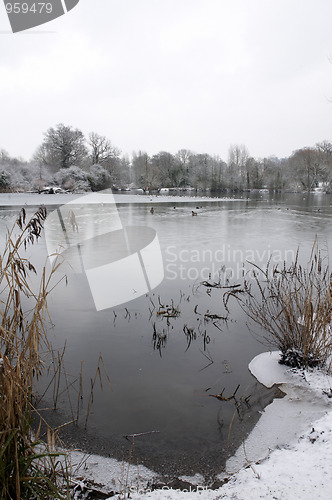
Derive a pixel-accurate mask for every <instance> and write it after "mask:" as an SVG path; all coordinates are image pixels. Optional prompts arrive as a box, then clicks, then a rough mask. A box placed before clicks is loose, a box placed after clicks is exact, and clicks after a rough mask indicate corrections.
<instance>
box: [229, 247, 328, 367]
mask: <svg viewBox="0 0 332 500" xmlns="http://www.w3.org/2000/svg"><path fill="white" fill-rule="evenodd" d="M262 277H263V279H262ZM244 292H245V295H244V297H245V298H244V299H242V298H239V297H238V299H239V302H240V304H241V307H242V309H243V310H244V311H245V313H246V314H247V316H248V317H249V318H250V319H251V320H253V321H254V322H255V323H256V324H258V325H259V326H261V327H262V329H263V331H265V332H266V333H263V334H262V336H263V340H264V341H266V342H268V344H269V345H272V346H273V347H277V348H278V349H279V350H280V351H281V354H282V356H281V360H280V362H282V363H285V364H287V365H289V366H296V367H300V366H301V367H308V366H309V367H312V366H323V365H326V363H327V361H328V360H329V358H330V356H331V353H332V327H331V317H332V316H331V315H332V302H331V300H332V275H331V273H330V271H329V265H328V260H327V257H326V258H322V253H321V251H320V250H319V248H318V245H317V243H316V242H315V244H314V246H313V249H312V253H311V256H310V259H309V262H308V264H307V266H306V267H303V266H302V265H301V264H300V263H299V252H297V255H296V259H295V262H293V263H292V264H291V265H290V266H288V267H287V265H286V263H285V262H284V264H283V267H282V268H281V269H280V268H279V267H278V266H275V267H272V266H271V263H270V262H268V264H267V266H266V269H264V270H263V269H261V268H259V267H258V266H255V273H254V281H253V282H252V281H249V280H247V279H245V281H244Z"/></svg>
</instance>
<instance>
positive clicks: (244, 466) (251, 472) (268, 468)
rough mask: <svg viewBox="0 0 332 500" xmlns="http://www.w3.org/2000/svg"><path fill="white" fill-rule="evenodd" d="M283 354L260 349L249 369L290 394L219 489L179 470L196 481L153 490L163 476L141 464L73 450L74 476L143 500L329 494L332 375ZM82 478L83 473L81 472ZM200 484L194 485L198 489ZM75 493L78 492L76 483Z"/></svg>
mask: <svg viewBox="0 0 332 500" xmlns="http://www.w3.org/2000/svg"><path fill="white" fill-rule="evenodd" d="M278 359H279V353H278V352H272V353H263V354H260V355H259V356H257V357H256V358H254V359H253V360H252V362H251V363H250V365H249V368H250V370H251V372H252V373H253V375H254V376H255V377H256V378H257V379H258V380H259V381H260V382H261V383H263V384H264V385H266V386H267V387H271V386H272V385H273V384H280V388H281V390H282V391H283V392H285V394H286V396H285V397H284V398H282V399H276V400H274V401H273V402H272V403H271V404H270V405H269V406H268V407H266V408H265V410H264V412H263V413H262V417H261V418H260V420H259V422H258V423H257V425H256V426H255V428H254V429H253V431H252V432H251V434H250V435H249V437H248V438H247V440H246V442H245V443H244V445H243V446H241V447H240V448H239V449H238V451H237V452H236V454H235V455H234V456H233V457H231V458H230V459H229V460H228V462H227V464H226V472H227V473H226V474H225V473H222V474H221V475H220V479H225V477H226V478H227V479H228V482H227V483H226V484H224V486H222V487H221V488H219V489H217V490H212V489H209V488H208V486H206V485H204V484H203V478H202V477H200V476H199V475H196V476H194V477H192V478H188V477H182V478H180V479H182V480H183V481H188V482H189V483H191V484H192V485H196V486H195V487H193V488H189V489H191V491H187V492H186V491H180V490H175V489H169V488H167V489H159V490H155V491H150V490H149V485H150V484H151V483H152V482H157V479H158V476H157V474H156V473H154V472H153V471H150V470H148V469H146V468H145V467H143V466H141V467H138V466H133V465H129V464H126V463H120V462H117V461H116V460H113V459H106V458H102V457H98V456H90V457H88V458H87V460H85V461H84V464H83V465H82V463H81V466H80V467H76V468H75V464H79V463H80V462H81V461H82V454H79V453H77V452H76V453H73V454H72V458H71V461H72V464H73V471H74V474H73V477H76V478H77V480H78V481H79V480H81V478H82V477H85V478H88V479H91V480H93V481H94V482H95V483H99V484H102V485H104V488H103V490H104V491H108V492H110V491H111V490H112V491H114V492H121V494H120V497H119V498H126V495H127V494H128V493H129V491H130V497H131V498H132V499H133V500H138V499H153V500H157V499H175V500H182V499H201V500H212V499H233V500H244V499H245V500H250V499H255V500H256V499H258V498H264V499H269V498H273V499H283V500H285V499H287V500H292V499H301V500H306V499H308V500H309V499H310V500H311V499H313V498H315V499H331V498H332V466H331V464H332V411H331V410H332V397H331V396H332V390H331V388H332V376H330V375H327V374H325V373H323V372H322V371H320V370H311V371H299V370H293V369H289V368H287V367H286V366H284V365H280V364H279V363H278ZM78 478H80V479H78ZM195 489H196V491H194V490H195ZM77 498H84V496H79V494H78V488H77Z"/></svg>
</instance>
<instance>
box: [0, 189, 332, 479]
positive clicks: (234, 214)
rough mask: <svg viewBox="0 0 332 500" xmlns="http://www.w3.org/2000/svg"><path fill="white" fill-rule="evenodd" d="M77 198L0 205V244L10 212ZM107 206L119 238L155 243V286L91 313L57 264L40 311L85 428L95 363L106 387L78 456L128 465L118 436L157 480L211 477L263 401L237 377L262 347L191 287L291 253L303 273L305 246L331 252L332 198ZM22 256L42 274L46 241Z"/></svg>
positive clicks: (64, 407) (126, 199) (64, 403)
mask: <svg viewBox="0 0 332 500" xmlns="http://www.w3.org/2000/svg"><path fill="white" fill-rule="evenodd" d="M76 198H77V197H75V196H72V195H43V196H42V195H22V194H11V195H7V194H1V195H0V227H1V235H2V237H3V236H4V234H5V228H6V226H10V225H11V224H12V222H13V221H14V219H15V217H16V215H17V213H18V210H19V208H20V206H22V205H26V208H27V210H28V212H29V213H31V212H32V211H33V209H34V207H35V206H37V205H38V204H40V203H44V204H46V205H47V208H48V212H49V213H51V212H52V211H56V210H57V209H58V208H59V207H60V206H61V205H64V204H67V203H68V202H69V201H72V202H73V203H74V202H75V199H76ZM114 199H115V202H116V211H117V214H118V217H119V221H120V222H121V224H122V226H130V227H132V226H134V227H136V228H137V227H138V228H142V231H145V229H144V228H150V229H151V230H153V231H154V232H153V235H154V234H156V235H157V236H158V241H159V244H160V248H161V255H162V260H163V270H164V279H163V280H162V282H161V283H160V284H159V285H158V286H157V287H155V288H153V287H151V288H153V289H152V290H151V291H148V293H142V294H141V296H139V297H137V298H136V297H135V293H138V292H137V290H135V288H134V287H132V288H133V297H132V300H130V301H128V302H126V303H123V304H119V305H116V306H114V307H110V308H107V307H106V308H104V309H102V310H99V311H97V310H96V304H95V302H94V300H93V296H92V293H91V287H90V286H89V284H90V283H88V280H87V276H86V275H85V274H84V273H81V274H76V273H73V272H72V271H71V269H70V267H69V266H68V265H66V264H64V266H63V270H61V272H62V274H64V273H66V274H67V277H68V281H67V284H66V283H65V281H62V282H61V283H60V284H59V285H58V286H57V287H56V288H55V290H54V291H53V292H52V294H51V296H50V299H49V310H50V314H51V317H52V320H53V322H54V335H55V340H54V344H55V345H56V346H57V347H59V348H61V346H63V345H64V343H65V341H66V352H65V368H66V372H67V382H66V380H65V377H64V376H63V377H62V383H63V384H64V386H65V385H66V384H68V383H71V382H74V383H73V386H72V406H73V407H75V411H76V406H77V391H78V380H77V377H78V375H79V373H80V369H81V363H82V361H83V394H84V397H83V400H81V401H80V405H81V423H80V426H81V427H84V412H86V410H87V406H88V399H89V393H90V384H91V382H90V381H91V379H93V378H94V376H95V372H96V368H97V364H98V359H99V355H100V354H101V355H102V358H103V364H104V366H105V368H106V370H107V373H108V375H109V378H110V381H111V387H109V385H108V383H107V381H106V377H105V376H104V380H103V390H101V389H100V386H99V385H98V383H96V385H95V390H94V401H93V406H92V409H91V412H90V416H89V420H88V433H89V436H93V439H94V440H95V442H94V443H93V442H92V441H91V439H90V441H89V443H88V445H89V446H90V447H92V448H93V447H94V448H95V449H94V451H95V452H98V451H99V452H101V453H104V454H111V455H114V456H116V457H120V456H123V457H124V458H126V459H128V453H129V450H130V447H131V438H130V439H129V441H128V440H127V439H125V438H124V437H123V436H128V435H132V434H136V433H146V434H144V435H142V436H139V437H136V439H135V450H134V455H133V457H134V458H133V460H134V461H136V460H139V461H144V463H146V464H147V465H149V466H151V467H152V468H155V469H157V470H158V469H159V470H170V469H174V471H180V472H183V473H184V472H185V473H191V472H193V473H195V472H201V473H203V474H213V473H215V472H220V470H221V469H222V467H223V464H224V463H225V460H226V458H227V455H229V453H230V452H232V451H234V449H235V448H236V447H237V446H238V445H239V444H240V443H241V441H242V439H243V436H245V435H246V433H247V432H248V431H249V430H250V428H251V427H252V425H253V423H254V422H255V421H256V420H257V418H258V416H259V413H258V412H259V411H260V410H261V409H262V408H263V407H264V406H265V405H266V404H267V402H268V401H270V400H271V398H272V395H273V391H272V392H271V391H269V390H266V389H264V388H263V387H262V386H261V385H260V384H259V383H258V382H257V381H256V380H255V378H254V377H253V376H252V375H251V374H250V372H249V370H248V364H249V362H250V361H251V360H252V358H253V357H254V356H256V355H257V354H259V353H260V352H263V351H265V350H266V347H265V346H264V345H262V344H260V343H259V342H258V340H257V338H256V336H255V335H252V334H251V333H250V332H249V331H248V328H247V325H246V318H245V317H244V315H243V313H242V311H241V310H240V309H239V307H238V306H237V304H236V301H235V300H231V301H230V302H229V306H230V313H229V314H228V315H227V311H226V310H225V308H224V305H223V300H222V298H223V292H224V291H225V290H222V289H217V288H211V287H207V286H203V285H200V283H201V282H202V281H217V280H218V279H219V277H220V278H221V279H222V280H224V282H223V283H224V285H227V282H226V281H225V279H226V277H227V276H228V277H229V278H230V284H234V283H238V282H239V281H238V280H240V278H241V276H242V274H243V270H244V269H245V270H248V269H250V265H249V264H248V263H247V262H246V261H248V260H249V261H254V262H255V263H256V264H257V265H261V266H263V267H264V266H265V264H266V263H267V260H268V259H269V258H271V260H272V261H273V263H275V264H276V263H278V262H280V263H282V262H283V260H284V259H286V260H287V261H288V262H291V260H292V257H293V256H294V255H295V253H296V250H297V248H298V247H300V259H302V261H303V262H304V263H305V261H306V259H307V258H308V257H309V255H310V251H311V248H312V245H313V242H314V239H315V236H316V235H317V236H318V239H319V241H320V243H321V246H322V247H324V246H326V245H328V247H329V248H330V249H331V243H332V242H331V234H332V232H331V228H332V207H331V205H332V197H331V196H330V195H322V194H285V195H273V196H271V195H269V193H265V192H264V193H256V194H255V195H250V196H249V194H248V195H247V194H243V195H241V196H240V195H239V196H238V197H236V198H235V197H234V198H224V199H223V198H215V199H212V198H206V197H199V198H198V197H196V198H189V197H172V196H166V197H161V196H160V197H155V196H143V195H140V196H135V195H133V194H119V195H114ZM73 206H74V207H75V205H73ZM152 207H153V208H154V211H153V212H154V213H151V208H152ZM75 210H76V208H75ZM75 210H74V212H75ZM192 211H194V212H196V213H197V216H192ZM57 213H58V212H57ZM75 214H76V221H78V226H80V224H82V218H81V219H80V215H79V212H78V211H77V210H76V212H75ZM149 234H150V233H149ZM151 234H152V233H151ZM107 241H108V240H106V239H101V240H100V241H99V240H98V248H97V247H95V248H94V247H93V246H91V247H89V248H90V250H89V251H90V252H92V254H93V252H94V251H95V252H97V250H98V251H102V252H103V255H104V254H105V253H106V254H107V250H108V247H107V245H108V244H109V242H108V243H107ZM87 251H88V250H87ZM28 252H29V256H30V255H31V258H32V260H34V262H37V263H40V264H43V263H44V261H45V259H46V255H47V248H46V243H45V240H43V241H41V242H40V243H39V244H38V246H33V247H30V248H29V249H28ZM221 268H222V269H223V271H222V272H221V273H220V269H221ZM147 269H148V271H147V273H149V268H148V267H147ZM110 276H111V275H110ZM150 278H151V276H150ZM131 279H132V271H131V268H129V267H128V268H127V267H124V268H123V269H122V270H121V273H120V274H119V275H117V278H116V280H114V281H115V282H112V279H111V278H109V281H108V282H107V284H106V285H105V284H103V285H101V286H103V287H104V288H103V295H106V296H107V294H111V295H112V297H113V296H114V295H116V291H117V287H119V286H120V281H121V282H122V281H123V282H128V281H130V280H131ZM216 316H221V317H225V316H227V318H228V320H227V321H225V320H224V319H220V318H217V317H216ZM256 333H257V334H259V332H258V330H257V328H256ZM52 335H53V333H52V332H51V336H52ZM102 372H103V370H102ZM68 381H69V382H68ZM238 386H239V388H238V390H237V393H236V402H235V401H234V400H230V401H219V400H218V399H216V398H214V397H210V396H211V395H217V394H219V393H220V392H221V391H222V390H223V389H224V393H223V394H224V396H226V397H227V396H230V395H232V394H233V392H234V391H235V389H236V388H237V387H238ZM42 387H43V384H41V387H40V390H42ZM75 397H76V399H75ZM59 409H60V410H61V412H62V414H63V417H64V418H67V420H68V419H70V418H71V413H70V404H69V402H68V398H67V397H66V394H65V393H62V394H61V396H60V398H59ZM152 431H153V432H152ZM170 464H171V465H170Z"/></svg>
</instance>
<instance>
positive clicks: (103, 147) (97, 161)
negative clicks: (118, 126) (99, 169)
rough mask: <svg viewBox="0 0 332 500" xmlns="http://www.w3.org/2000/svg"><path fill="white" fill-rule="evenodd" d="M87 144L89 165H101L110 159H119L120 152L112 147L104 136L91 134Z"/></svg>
mask: <svg viewBox="0 0 332 500" xmlns="http://www.w3.org/2000/svg"><path fill="white" fill-rule="evenodd" d="M88 142H89V145H90V147H91V152H90V158H91V165H102V164H103V163H106V162H109V160H111V159H114V158H118V157H119V154H120V150H119V149H117V148H115V147H114V146H112V143H111V141H110V140H108V139H107V138H106V137H105V136H102V135H99V134H96V132H91V133H90V134H89V141H88Z"/></svg>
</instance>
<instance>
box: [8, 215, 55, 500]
mask: <svg viewBox="0 0 332 500" xmlns="http://www.w3.org/2000/svg"><path fill="white" fill-rule="evenodd" d="M46 215H47V214H46V209H45V207H40V208H39V209H38V210H37V211H36V212H35V214H34V215H33V216H32V217H31V218H29V219H28V218H27V215H26V211H25V209H22V210H21V212H20V214H19V217H18V219H17V221H16V224H15V226H14V227H13V228H12V229H11V230H9V231H8V233H7V238H6V241H5V243H4V247H3V249H2V251H1V253H0V315H1V318H0V450H1V451H0V498H1V499H20V498H24V499H30V498H42V499H47V498H63V497H62V496H61V494H60V493H59V491H58V485H57V482H58V472H57V468H58V465H59V462H58V456H59V454H58V453H55V452H53V450H52V445H54V435H53V434H52V432H48V433H47V434H48V446H46V447H45V446H44V447H42V446H41V442H40V440H39V438H38V434H39V433H38V430H37V432H34V431H33V429H32V421H33V415H34V413H35V411H34V406H33V386H34V381H35V380H36V379H38V377H39V376H40V375H41V373H42V371H43V368H44V365H43V362H42V359H41V351H42V350H43V349H46V350H51V346H50V345H49V341H48V339H47V335H46V329H45V321H46V319H47V318H48V310H47V297H48V295H49V293H50V291H51V290H52V288H53V279H52V278H53V275H54V273H55V271H56V270H57V268H58V266H59V262H57V261H56V262H55V264H54V266H53V267H52V270H51V271H50V273H49V274H47V273H46V269H45V266H44V268H43V269H42V272H41V278H40V285H39V289H38V290H37V292H36V291H34V290H33V287H32V285H31V280H30V277H31V273H34V274H37V271H36V269H35V267H34V266H33V264H32V263H31V262H30V261H29V260H28V259H27V258H24V257H22V255H21V252H22V250H23V248H27V246H28V245H31V244H34V243H35V242H36V241H37V240H38V239H39V238H40V236H41V233H42V229H43V223H44V221H45V219H46Z"/></svg>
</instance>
